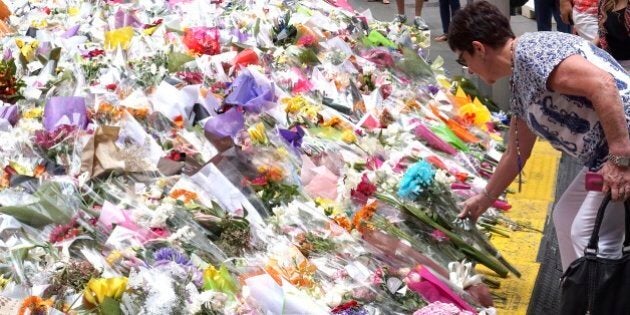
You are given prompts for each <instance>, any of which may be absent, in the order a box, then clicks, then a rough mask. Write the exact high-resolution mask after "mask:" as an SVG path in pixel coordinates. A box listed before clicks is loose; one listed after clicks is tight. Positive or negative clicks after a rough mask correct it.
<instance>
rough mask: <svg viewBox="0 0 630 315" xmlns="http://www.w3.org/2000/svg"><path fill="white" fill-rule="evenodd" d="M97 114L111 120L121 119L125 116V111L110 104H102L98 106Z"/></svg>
mask: <svg viewBox="0 0 630 315" xmlns="http://www.w3.org/2000/svg"><path fill="white" fill-rule="evenodd" d="M96 113H97V114H101V115H104V116H106V117H109V118H111V119H120V118H121V117H122V115H123V110H122V109H120V108H119V107H116V106H114V105H112V104H110V103H101V104H100V105H99V106H98V111H97V112H96Z"/></svg>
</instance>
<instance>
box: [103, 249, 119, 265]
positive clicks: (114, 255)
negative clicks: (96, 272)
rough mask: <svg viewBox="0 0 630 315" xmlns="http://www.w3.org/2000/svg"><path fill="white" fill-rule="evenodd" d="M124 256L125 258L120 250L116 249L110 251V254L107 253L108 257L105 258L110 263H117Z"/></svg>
mask: <svg viewBox="0 0 630 315" xmlns="http://www.w3.org/2000/svg"><path fill="white" fill-rule="evenodd" d="M122 258H123V256H122V254H121V253H120V252H119V251H117V250H114V251H112V252H111V253H109V255H107V258H105V260H106V261H107V263H108V264H110V265H113V264H115V263H117V262H118V261H120V260H121V259H122Z"/></svg>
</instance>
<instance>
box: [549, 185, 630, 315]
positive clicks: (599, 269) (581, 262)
mask: <svg viewBox="0 0 630 315" xmlns="http://www.w3.org/2000/svg"><path fill="white" fill-rule="evenodd" d="M610 199H611V198H610V194H608V195H606V197H605V198H604V201H603V202H602V204H601V206H600V207H599V211H598V212H597V217H596V219H595V227H594V228H593V234H592V235H591V239H590V240H589V242H588V246H587V247H586V249H585V250H584V256H583V257H580V258H578V259H576V260H575V261H574V262H573V263H571V266H569V269H567V271H566V272H565V273H564V275H562V282H561V285H560V286H561V290H562V292H561V298H560V314H562V315H576V314H591V315H596V314H606V315H621V314H630V201H626V202H625V212H626V213H625V214H626V219H625V221H626V233H625V240H624V242H623V256H622V257H621V258H620V259H607V258H599V257H597V252H598V244H597V243H598V241H599V228H600V226H601V224H602V220H603V219H604V212H605V210H606V207H607V206H608V203H609V202H610Z"/></svg>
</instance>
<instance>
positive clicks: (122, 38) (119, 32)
mask: <svg viewBox="0 0 630 315" xmlns="http://www.w3.org/2000/svg"><path fill="white" fill-rule="evenodd" d="M132 38H133V28H132V27H131V26H127V27H122V28H119V29H115V30H112V31H109V32H105V47H107V49H116V48H118V46H120V47H122V48H123V49H127V48H128V47H129V45H130V44H131V39H132Z"/></svg>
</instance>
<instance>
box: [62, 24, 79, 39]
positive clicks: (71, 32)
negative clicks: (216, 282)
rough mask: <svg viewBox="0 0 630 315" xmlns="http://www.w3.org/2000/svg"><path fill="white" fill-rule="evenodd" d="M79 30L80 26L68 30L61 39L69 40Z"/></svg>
mask: <svg viewBox="0 0 630 315" xmlns="http://www.w3.org/2000/svg"><path fill="white" fill-rule="evenodd" d="M79 28H81V24H77V25H75V26H73V27H71V28H69V29H68V30H67V31H66V32H65V33H63V34H61V38H70V37H72V36H76V35H77V33H78V32H79Z"/></svg>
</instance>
